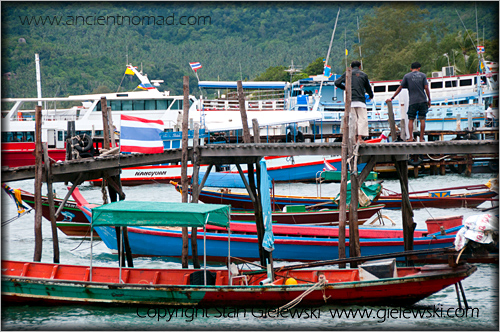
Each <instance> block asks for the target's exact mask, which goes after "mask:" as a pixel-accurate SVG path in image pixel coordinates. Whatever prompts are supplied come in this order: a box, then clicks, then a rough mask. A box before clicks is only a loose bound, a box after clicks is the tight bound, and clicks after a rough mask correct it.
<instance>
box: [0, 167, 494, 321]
mask: <svg viewBox="0 0 500 332" xmlns="http://www.w3.org/2000/svg"><path fill="white" fill-rule="evenodd" d="M493 176H495V175H493V174H473V175H472V177H470V178H467V177H465V176H463V175H456V174H448V175H445V176H440V175H436V176H422V177H419V178H418V179H413V178H410V180H409V191H420V190H427V189H440V188H445V187H453V186H465V185H475V184H483V183H486V182H487V181H488V180H489V179H490V178H491V177H493ZM8 185H10V186H11V187H13V188H21V189H24V190H27V191H31V192H33V190H34V189H33V188H34V182H33V181H32V180H29V181H28V180H27V181H18V182H11V183H8ZM383 186H384V187H385V188H387V189H389V190H392V191H397V192H400V185H399V181H397V180H385V181H384V183H383ZM54 188H55V190H56V194H57V197H59V198H62V197H64V196H65V194H66V192H67V189H66V187H65V186H64V185H63V184H61V183H57V184H54ZM339 188H340V185H339V184H337V183H328V184H323V185H322V186H321V193H322V196H335V195H337V193H338V191H339ZM80 190H81V192H82V194H83V195H84V197H85V198H86V199H87V200H88V201H89V202H93V203H102V191H101V188H100V187H92V186H90V185H89V184H83V185H81V186H80ZM319 190H320V188H319V187H317V186H316V185H315V184H310V183H309V184H304V183H282V184H276V186H275V192H276V194H283V195H303V196H316V195H317V193H318V192H319ZM124 192H125V194H126V195H127V197H126V199H127V200H136V201H166V202H180V201H181V195H180V194H179V193H178V192H177V191H176V190H175V189H174V187H173V186H171V185H167V184H150V185H142V186H137V187H124ZM43 193H44V194H45V193H46V186H45V185H44V186H43ZM490 206H491V202H486V203H484V204H482V205H481V206H480V207H479V208H477V209H471V208H456V209H437V208H424V209H418V210H414V214H415V215H414V220H415V222H416V223H417V229H425V227H426V225H425V220H426V219H428V218H436V217H441V216H447V215H463V216H464V218H467V217H468V216H470V215H474V214H479V213H482V212H481V208H487V207H490ZM382 214H383V215H385V216H387V217H389V218H390V219H391V220H393V221H394V222H395V223H396V226H395V227H401V211H400V210H382ZM16 215H17V211H16V208H15V205H14V202H13V201H12V200H11V199H10V198H9V197H8V196H7V195H5V193H4V192H2V221H6V220H9V219H10V218H12V217H15V216H16ZM369 222H370V221H369ZM369 222H368V223H369ZM368 223H366V224H368ZM384 223H385V225H381V224H380V223H379V222H378V221H376V222H375V224H374V225H373V226H374V227H392V226H391V222H390V221H389V220H388V219H385V220H384ZM366 224H365V225H366ZM42 228H43V254H42V262H48V263H51V262H52V239H51V228H50V223H49V222H48V221H47V220H45V219H43V222H42ZM58 236H59V247H60V261H61V263H64V264H78V265H88V264H89V259H90V241H88V239H81V238H70V237H67V236H65V235H64V234H63V233H62V232H60V231H59V232H58ZM93 252H94V258H93V259H94V260H93V264H95V265H100V266H117V259H116V255H113V254H111V252H110V251H109V250H108V249H107V248H106V246H105V245H104V244H103V243H102V242H101V241H95V242H94V248H93ZM33 254H34V211H32V212H31V213H29V214H27V215H25V216H23V217H21V218H19V219H17V220H15V221H13V222H11V223H9V224H8V225H6V226H4V227H2V259H10V260H21V261H32V260H33ZM292 263H293V262H292ZM279 264H280V265H281V264H285V263H282V262H281V263H279ZM134 266H136V267H142V268H180V264H179V262H178V261H172V260H168V259H166V258H135V259H134ZM477 267H478V270H477V271H476V272H475V273H474V274H473V275H472V276H470V277H469V278H467V279H465V280H464V281H462V284H463V287H464V290H465V294H466V296H467V301H468V304H469V307H471V308H473V310H471V309H469V310H468V311H464V310H461V309H458V302H457V296H456V292H455V288H454V287H453V286H451V287H448V288H446V289H444V290H442V291H440V292H438V293H436V294H434V295H432V296H430V297H428V298H426V299H424V300H422V301H420V302H419V303H417V305H416V306H413V307H411V308H399V307H385V306H383V307H382V306H339V305H328V306H323V307H320V308H294V309H293V310H292V311H290V312H287V313H282V314H280V315H276V314H275V313H273V310H274V309H276V308H268V310H263V309H252V308H244V309H235V308H230V307H229V308H209V309H206V310H196V309H194V308H184V309H175V308H167V307H157V308H150V307H148V306H144V305H133V306H126V307H118V306H117V307H110V306H77V305H72V306H25V305H9V306H7V305H3V306H2V320H1V323H2V329H4V330H74V329H78V330H144V329H148V330H219V329H226V330H262V329H266V330H453V331H457V330H498V326H499V325H498V265H494V264H477ZM332 268H333V267H332ZM462 305H463V303H462ZM267 311H269V312H267Z"/></svg>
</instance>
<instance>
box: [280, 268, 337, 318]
mask: <svg viewBox="0 0 500 332" xmlns="http://www.w3.org/2000/svg"><path fill="white" fill-rule="evenodd" d="M327 283H328V280H326V278H325V276H324V275H320V276H319V281H318V282H317V283H315V284H314V285H312V286H311V287H309V288H308V289H307V290H305V291H304V293H302V294H300V295H299V296H298V297H297V298H295V299H293V300H292V301H290V302H288V303H287V304H285V305H283V306H281V307H279V308H278V309H275V310H273V311H272V312H273V313H280V312H283V311H288V310H290V309H292V308H293V307H295V306H296V305H297V304H299V303H300V301H302V299H303V298H305V297H306V296H307V295H309V294H311V293H312V292H313V291H314V290H315V289H322V290H323V299H324V300H325V303H326V300H328V298H329V297H326V295H325V286H326V284H327Z"/></svg>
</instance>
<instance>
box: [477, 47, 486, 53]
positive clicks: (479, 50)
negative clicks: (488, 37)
mask: <svg viewBox="0 0 500 332" xmlns="http://www.w3.org/2000/svg"><path fill="white" fill-rule="evenodd" d="M481 53H484V46H478V47H477V54H481Z"/></svg>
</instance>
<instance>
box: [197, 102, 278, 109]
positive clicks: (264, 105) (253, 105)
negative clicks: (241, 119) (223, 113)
mask: <svg viewBox="0 0 500 332" xmlns="http://www.w3.org/2000/svg"><path fill="white" fill-rule="evenodd" d="M284 105H285V103H284V100H283V99H269V100H248V101H245V106H246V109H247V111H262V110H283V109H284ZM203 108H204V109H207V110H208V109H215V110H239V109H240V104H239V101H238V100H223V99H204V100H203Z"/></svg>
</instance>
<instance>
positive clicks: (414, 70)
mask: <svg viewBox="0 0 500 332" xmlns="http://www.w3.org/2000/svg"><path fill="white" fill-rule="evenodd" d="M420 67H421V65H420V63H418V62H414V63H412V64H411V72H409V73H408V74H406V75H405V76H404V77H403V81H401V85H400V86H399V87H398V89H397V90H396V92H394V96H392V98H390V99H387V100H386V102H387V103H388V102H390V101H392V100H393V99H394V98H395V97H396V96H397V95H398V94H399V92H400V91H401V89H403V88H406V89H408V95H409V96H410V102H409V103H408V105H409V106H408V120H409V121H408V130H409V132H410V140H409V141H410V142H411V141H413V140H414V139H413V122H414V121H415V119H416V118H417V114H418V119H419V120H420V142H423V141H424V131H425V116H426V114H427V111H428V110H429V107H431V92H430V90H429V84H428V83H427V76H425V74H424V73H421V72H420ZM424 91H425V92H424ZM425 94H427V97H426V96H425Z"/></svg>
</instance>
